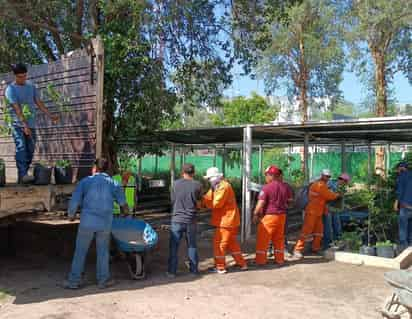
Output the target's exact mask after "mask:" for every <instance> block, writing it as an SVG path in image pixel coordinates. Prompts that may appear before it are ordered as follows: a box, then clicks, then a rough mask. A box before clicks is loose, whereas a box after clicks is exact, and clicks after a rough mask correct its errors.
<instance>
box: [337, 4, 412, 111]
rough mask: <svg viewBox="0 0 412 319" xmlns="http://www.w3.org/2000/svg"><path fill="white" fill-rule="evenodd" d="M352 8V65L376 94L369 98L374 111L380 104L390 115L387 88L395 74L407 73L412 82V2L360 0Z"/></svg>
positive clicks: (348, 30) (348, 28)
mask: <svg viewBox="0 0 412 319" xmlns="http://www.w3.org/2000/svg"><path fill="white" fill-rule="evenodd" d="M348 9H349V10H348V13H349V14H348V15H347V25H346V28H345V32H346V40H347V43H348V45H349V48H350V53H351V61H352V67H353V69H354V70H356V71H357V73H358V75H360V76H361V78H362V79H363V81H364V82H365V84H367V86H368V88H369V89H371V92H373V93H374V96H373V99H372V100H371V99H369V100H371V101H372V102H373V103H372V104H373V106H374V111H375V112H378V110H379V109H378V107H377V106H378V105H379V106H380V107H381V108H384V109H383V110H382V111H384V113H385V114H386V113H387V112H388V109H387V105H386V104H387V100H386V99H387V97H386V96H387V95H389V94H388V92H387V90H388V88H389V85H390V83H391V82H392V80H393V77H394V75H395V73H397V72H403V73H404V74H405V75H406V76H407V77H408V79H409V82H411V83H412V72H411V70H412V54H411V47H412V28H411V24H410V21H411V19H412V3H411V1H409V0H392V1H386V0H375V1H369V0H360V1H353V2H351V6H350V7H349V8H348ZM380 73H381V74H382V75H383V78H382V77H379V76H378V75H379V74H380Z"/></svg>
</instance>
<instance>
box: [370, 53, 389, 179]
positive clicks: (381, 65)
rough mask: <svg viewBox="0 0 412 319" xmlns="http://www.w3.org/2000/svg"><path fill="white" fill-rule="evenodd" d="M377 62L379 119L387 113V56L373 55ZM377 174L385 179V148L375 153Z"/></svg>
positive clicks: (377, 111) (377, 112) (376, 112)
mask: <svg viewBox="0 0 412 319" xmlns="http://www.w3.org/2000/svg"><path fill="white" fill-rule="evenodd" d="M372 55H373V58H374V62H375V85H376V109H375V114H376V115H377V116H378V117H384V116H385V115H386V111H387V94H386V77H385V55H384V54H382V53H381V52H379V51H375V52H373V53H372ZM375 158H376V161H375V172H376V174H378V175H380V176H382V177H385V176H386V175H387V172H386V167H385V148H384V147H377V148H376V151H375Z"/></svg>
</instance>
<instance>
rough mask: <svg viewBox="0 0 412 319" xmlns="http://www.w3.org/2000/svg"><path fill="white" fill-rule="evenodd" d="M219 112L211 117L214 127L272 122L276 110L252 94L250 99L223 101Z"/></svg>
mask: <svg viewBox="0 0 412 319" xmlns="http://www.w3.org/2000/svg"><path fill="white" fill-rule="evenodd" d="M220 111H221V112H220V113H218V114H216V115H212V116H211V118H212V121H213V123H214V124H215V125H216V126H231V125H242V124H264V123H269V122H272V121H274V120H275V119H276V115H277V109H276V108H275V107H273V106H271V105H269V103H268V102H267V101H266V100H265V98H263V97H261V96H259V95H258V94H256V93H252V96H251V97H250V98H246V97H236V98H234V99H233V100H229V101H224V102H223V107H222V109H221V110H220Z"/></svg>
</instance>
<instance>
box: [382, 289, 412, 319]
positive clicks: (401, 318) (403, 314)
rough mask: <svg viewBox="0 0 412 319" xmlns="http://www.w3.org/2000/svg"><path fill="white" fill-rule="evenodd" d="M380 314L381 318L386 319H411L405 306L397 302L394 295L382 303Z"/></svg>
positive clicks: (396, 297)
mask: <svg viewBox="0 0 412 319" xmlns="http://www.w3.org/2000/svg"><path fill="white" fill-rule="evenodd" d="M381 314H382V317H383V318H387V319H412V317H411V314H410V312H409V310H408V308H406V307H405V306H403V305H402V304H401V303H400V302H399V298H398V296H397V295H396V294H392V296H391V297H389V298H387V299H386V300H385V302H384V303H383V306H382V309H381Z"/></svg>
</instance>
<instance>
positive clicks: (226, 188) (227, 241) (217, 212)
mask: <svg viewBox="0 0 412 319" xmlns="http://www.w3.org/2000/svg"><path fill="white" fill-rule="evenodd" d="M205 179H207V180H208V181H209V183H210V185H211V188H210V190H209V191H208V192H207V193H206V194H205V195H204V196H203V204H204V205H205V206H206V207H207V208H211V209H212V218H211V224H212V226H214V227H216V229H215V235H214V237H213V251H214V255H215V266H216V267H215V269H213V271H214V272H217V273H218V274H225V273H227V270H226V261H225V260H226V251H227V250H229V251H231V253H232V256H233V259H234V260H235V262H236V264H237V265H238V266H239V267H240V268H241V269H242V270H247V269H248V267H247V264H246V261H245V259H244V258H243V256H242V251H241V250H240V245H239V243H238V240H237V233H238V228H239V225H240V214H239V208H238V207H237V203H236V196H235V192H234V190H233V188H232V185H230V183H229V182H228V181H227V180H225V179H224V178H223V174H222V173H220V172H219V169H218V168H217V167H211V168H209V169H208V170H207V172H206V176H205Z"/></svg>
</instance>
